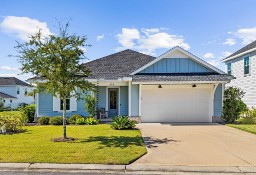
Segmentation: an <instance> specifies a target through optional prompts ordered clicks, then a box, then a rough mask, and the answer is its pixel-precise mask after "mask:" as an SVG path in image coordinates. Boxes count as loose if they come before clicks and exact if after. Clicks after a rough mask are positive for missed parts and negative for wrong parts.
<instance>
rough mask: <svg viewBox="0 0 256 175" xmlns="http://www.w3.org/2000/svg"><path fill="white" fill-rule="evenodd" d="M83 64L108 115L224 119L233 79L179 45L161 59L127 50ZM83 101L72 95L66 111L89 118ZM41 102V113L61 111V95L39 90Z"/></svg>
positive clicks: (160, 119) (147, 118) (144, 119)
mask: <svg viewBox="0 0 256 175" xmlns="http://www.w3.org/2000/svg"><path fill="white" fill-rule="evenodd" d="M84 66H86V67H88V68H90V69H91V71H92V76H90V77H86V79H87V80H88V81H90V82H92V83H94V84H95V86H96V88H97V89H98V92H97V93H96V96H97V99H98V102H97V107H98V109H100V108H105V109H106V111H108V116H109V117H113V116H116V115H127V116H130V117H138V116H141V121H142V122H212V121H216V120H219V119H220V118H219V117H220V116H221V113H222V99H223V90H224V86H225V83H227V82H230V80H231V79H232V78H233V77H232V76H229V75H227V74H225V73H224V72H222V71H221V70H219V69H217V68H216V67H214V66H212V65H210V64H208V63H207V62H205V61H203V60H201V59H200V58H198V57H196V56H194V55H193V54H191V53H189V52H188V51H185V50H184V49H182V48H180V47H174V48H173V49H171V50H169V51H168V52H166V53H164V54H163V55H161V56H159V57H157V58H155V57H152V56H149V55H145V54H142V53H139V52H136V51H133V50H124V51H121V52H118V53H115V54H112V55H109V56H106V57H103V58H100V59H97V60H94V61H91V62H88V63H85V64H84ZM29 81H30V82H42V83H43V81H41V80H40V79H38V78H32V79H29ZM78 91H79V90H78ZM84 103H85V102H84V100H78V101H77V100H76V99H75V98H71V99H68V100H67V104H68V113H67V115H68V116H70V115H72V114H81V115H84V116H87V115H88V113H87V112H86V111H85V108H84ZM36 104H37V116H38V117H41V116H56V115H61V112H62V109H61V101H60V99H59V98H57V97H53V96H52V95H50V94H46V93H39V94H37V95H36Z"/></svg>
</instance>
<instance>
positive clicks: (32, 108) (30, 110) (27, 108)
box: [18, 104, 36, 123]
mask: <svg viewBox="0 0 256 175" xmlns="http://www.w3.org/2000/svg"><path fill="white" fill-rule="evenodd" d="M18 110H19V111H22V112H24V114H25V115H27V116H28V122H30V123H32V122H34V116H35V112H36V105H35V104H30V105H23V106H22V107H20V108H19V109H18Z"/></svg>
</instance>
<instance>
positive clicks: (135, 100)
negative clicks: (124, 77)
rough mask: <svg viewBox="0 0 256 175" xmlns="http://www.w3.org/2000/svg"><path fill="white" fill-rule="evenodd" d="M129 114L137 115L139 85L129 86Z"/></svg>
mask: <svg viewBox="0 0 256 175" xmlns="http://www.w3.org/2000/svg"><path fill="white" fill-rule="evenodd" d="M131 101H132V102H131V108H132V109H131V116H132V117H137V116H139V85H138V84H132V87H131Z"/></svg>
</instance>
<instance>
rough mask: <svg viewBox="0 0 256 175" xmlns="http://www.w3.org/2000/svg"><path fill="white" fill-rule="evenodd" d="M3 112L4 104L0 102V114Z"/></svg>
mask: <svg viewBox="0 0 256 175" xmlns="http://www.w3.org/2000/svg"><path fill="white" fill-rule="evenodd" d="M3 110H4V103H3V102H0V112H2V111H3Z"/></svg>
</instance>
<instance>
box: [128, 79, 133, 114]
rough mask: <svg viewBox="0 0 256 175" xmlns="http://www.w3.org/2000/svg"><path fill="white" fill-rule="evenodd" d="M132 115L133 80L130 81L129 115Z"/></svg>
mask: <svg viewBox="0 0 256 175" xmlns="http://www.w3.org/2000/svg"><path fill="white" fill-rule="evenodd" d="M131 115H132V82H131V81H129V82H128V116H129V117H131Z"/></svg>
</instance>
